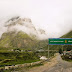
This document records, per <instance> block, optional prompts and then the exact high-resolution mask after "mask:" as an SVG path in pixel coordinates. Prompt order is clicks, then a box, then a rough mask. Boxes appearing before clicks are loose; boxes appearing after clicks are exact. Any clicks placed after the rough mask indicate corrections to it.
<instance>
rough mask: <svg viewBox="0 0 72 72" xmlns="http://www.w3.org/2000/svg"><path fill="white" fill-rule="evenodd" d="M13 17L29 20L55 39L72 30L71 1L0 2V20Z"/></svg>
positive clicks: (22, 0)
mask: <svg viewBox="0 0 72 72" xmlns="http://www.w3.org/2000/svg"><path fill="white" fill-rule="evenodd" d="M13 15H20V16H22V17H29V18H31V19H32V22H33V24H34V25H35V26H36V27H38V28H42V29H44V30H45V31H47V33H48V34H50V35H52V36H55V37H59V36H61V35H63V34H65V33H67V32H68V31H70V30H72V0H0V19H3V18H4V17H6V16H7V17H8V16H13ZM0 21H1V20H0ZM1 26H2V23H0V29H1Z"/></svg>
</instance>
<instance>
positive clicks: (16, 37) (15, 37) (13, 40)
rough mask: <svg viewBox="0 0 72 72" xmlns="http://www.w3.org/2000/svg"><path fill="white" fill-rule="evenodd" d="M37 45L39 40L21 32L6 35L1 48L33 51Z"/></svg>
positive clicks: (0, 42)
mask: <svg viewBox="0 0 72 72" xmlns="http://www.w3.org/2000/svg"><path fill="white" fill-rule="evenodd" d="M36 44H37V40H35V39H34V38H31V37H30V36H29V35H27V34H26V33H24V32H22V31H20V32H18V33H16V32H8V33H4V34H3V35H2V37H1V39H0V47H6V48H8V47H11V48H12V47H14V48H24V49H32V48H33V47H34V46H35V45H36Z"/></svg>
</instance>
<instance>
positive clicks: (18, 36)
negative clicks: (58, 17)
mask: <svg viewBox="0 0 72 72" xmlns="http://www.w3.org/2000/svg"><path fill="white" fill-rule="evenodd" d="M5 27H6V28H7V30H6V32H4V33H3V34H2V36H1V38H0V49H1V48H3V47H4V48H6V49H9V50H10V49H14V48H20V49H23V50H38V49H40V48H41V47H43V46H44V45H45V44H46V43H47V41H46V40H42V38H45V37H46V33H45V31H44V30H43V29H36V28H35V26H34V25H33V24H32V21H31V19H29V18H21V17H19V16H16V17H13V18H11V19H9V20H7V21H6V22H5Z"/></svg>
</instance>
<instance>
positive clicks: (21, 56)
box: [0, 52, 39, 66]
mask: <svg viewBox="0 0 72 72" xmlns="http://www.w3.org/2000/svg"><path fill="white" fill-rule="evenodd" d="M36 61H39V57H38V55H37V54H36V53H34V52H24V53H21V52H4V53H3V52H2V53H1V52H0V66H6V65H16V64H23V63H31V62H36Z"/></svg>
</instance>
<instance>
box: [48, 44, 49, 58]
mask: <svg viewBox="0 0 72 72" xmlns="http://www.w3.org/2000/svg"><path fill="white" fill-rule="evenodd" d="M48 59H49V45H48Z"/></svg>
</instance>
